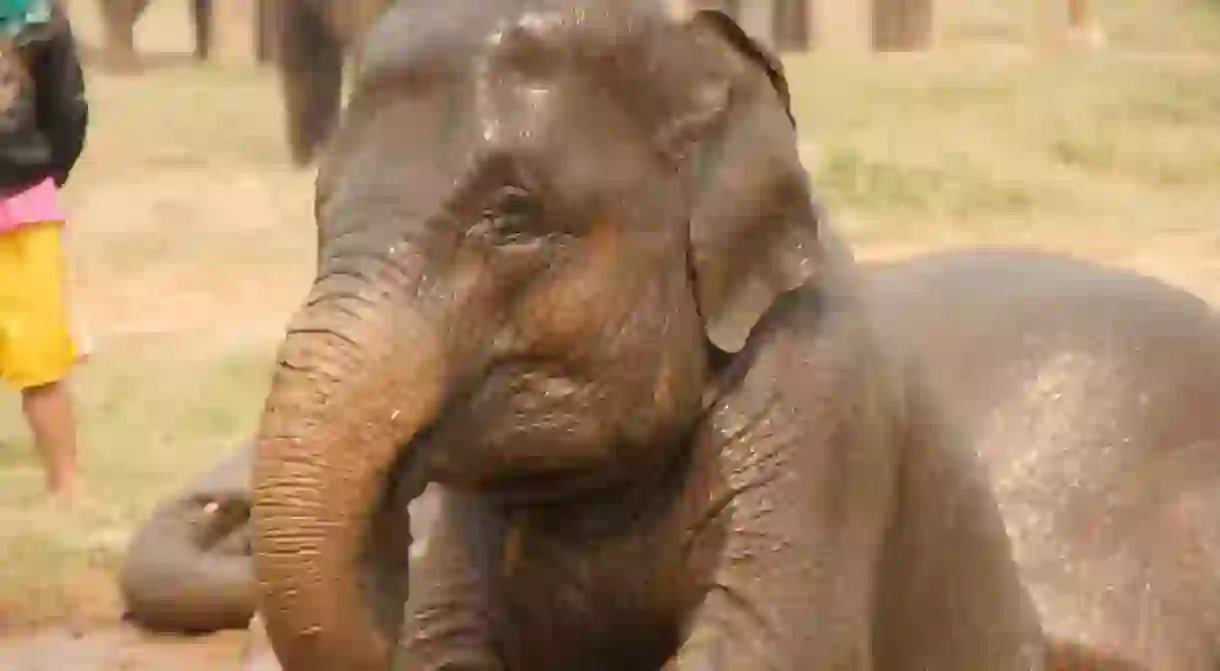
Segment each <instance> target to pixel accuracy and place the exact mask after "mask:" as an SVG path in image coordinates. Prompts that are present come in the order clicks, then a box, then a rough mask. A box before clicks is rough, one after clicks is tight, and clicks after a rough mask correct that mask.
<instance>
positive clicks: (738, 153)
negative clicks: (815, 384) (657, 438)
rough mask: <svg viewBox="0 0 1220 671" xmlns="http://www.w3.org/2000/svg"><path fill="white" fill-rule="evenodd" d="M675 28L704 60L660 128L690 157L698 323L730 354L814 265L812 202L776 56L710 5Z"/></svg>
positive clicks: (817, 261) (817, 260)
mask: <svg viewBox="0 0 1220 671" xmlns="http://www.w3.org/2000/svg"><path fill="white" fill-rule="evenodd" d="M684 28H685V30H686V31H687V32H688V34H689V35H690V36H691V38H692V39H693V40H694V41H695V44H696V53H697V54H699V63H700V66H699V67H702V68H705V69H704V70H703V71H702V72H701V74H700V76H696V77H695V78H694V80H695V81H694V82H693V83H692V84H691V85H692V86H693V87H694V89H693V90H692V91H690V92H689V95H688V96H686V100H687V101H688V102H687V105H686V109H685V110H683V111H682V112H681V113H679V114H677V115H675V117H674V118H673V119H672V121H671V123H670V124H669V125H668V127H667V128H666V129H665V130H664V134H665V138H666V142H667V143H668V144H669V147H670V148H671V149H676V148H678V147H683V152H682V153H683V154H684V158H683V160H685V161H689V163H690V165H689V168H690V171H691V176H692V184H693V187H692V192H691V197H692V201H691V219H690V238H689V251H688V262H689V264H690V268H691V271H692V275H693V277H694V289H695V294H696V299H697V301H698V304H699V310H700V313H701V315H702V317H703V322H704V328H705V331H706V333H707V336H708V338H709V340H710V341H711V342H712V344H713V345H715V346H716V347H718V348H719V349H721V350H723V351H725V352H729V353H734V352H738V351H740V350H741V348H742V347H744V345H745V342H746V340H747V338H748V337H749V335H750V332H751V330H752V329H753V328H754V325H755V324H757V323H758V321H759V320H760V319H762V317H763V315H764V314H765V313H766V312H767V310H768V309H769V308H770V307H771V305H772V304H773V303H774V302H775V301H776V299H777V298H778V297H779V296H780V295H781V294H784V293H786V292H788V291H791V290H792V289H795V288H797V287H800V286H802V285H804V284H805V283H807V282H809V281H810V280H811V279H812V278H813V277H814V276H815V275H816V274H817V273H818V271H819V269H820V267H821V261H822V255H821V245H820V241H819V240H818V211H817V210H816V209H815V207H814V205H813V204H812V203H811V200H810V194H809V184H808V176H807V174H806V172H805V170H804V167H803V166H802V165H801V161H800V155H799V152H798V147H797V136H796V127H795V122H794V120H793V117H792V112H791V109H790V98H789V93H788V82H787V80H786V79H785V77H784V72H783V66H782V64H781V63H780V61H779V59H778V58H776V57H775V56H774V55H773V54H771V53H770V52H769V51H768V50H767V49H765V48H764V47H763V46H761V45H760V44H758V43H757V42H756V41H755V40H753V39H751V38H750V37H749V36H748V35H747V34H746V33H745V32H744V31H743V30H742V29H741V28H740V27H739V26H738V25H737V24H736V23H735V22H734V21H733V20H732V19H731V18H729V17H728V16H727V15H725V14H724V13H722V12H719V11H714V10H709V11H702V12H699V13H697V14H695V15H694V16H693V17H692V18H691V19H690V20H689V22H688V23H687V24H686V25H685V26H684Z"/></svg>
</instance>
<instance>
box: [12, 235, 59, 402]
mask: <svg viewBox="0 0 1220 671" xmlns="http://www.w3.org/2000/svg"><path fill="white" fill-rule="evenodd" d="M62 229H63V222H61V221H46V222H39V223H35V224H26V225H24V226H22V227H20V228H18V229H17V230H15V231H11V232H8V233H0V378H3V379H4V381H5V382H7V383H8V384H9V385H11V386H13V387H15V388H17V389H25V388H27V387H37V386H41V385H44V384H49V383H51V382H55V381H58V380H60V379H62V378H63V377H65V376H66V375H67V373H68V371H69V370H71V368H72V364H73V363H74V362H75V361H76V347H75V345H74V344H73V342H72V332H71V316H70V313H69V306H68V304H67V297H66V293H67V292H66V275H65V262H64V250H63V244H62V240H61V232H62Z"/></svg>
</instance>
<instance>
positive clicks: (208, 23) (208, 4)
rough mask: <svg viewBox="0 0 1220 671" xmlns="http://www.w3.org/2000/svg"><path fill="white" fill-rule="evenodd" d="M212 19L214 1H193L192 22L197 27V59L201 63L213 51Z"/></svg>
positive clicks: (231, 0)
mask: <svg viewBox="0 0 1220 671" xmlns="http://www.w3.org/2000/svg"><path fill="white" fill-rule="evenodd" d="M225 1H226V2H234V1H235V0H225ZM212 19H213V12H212V0H191V22H192V23H193V24H194V26H195V58H196V59H198V60H201V61H206V60H207V59H208V55H209V53H210V52H211V49H212Z"/></svg>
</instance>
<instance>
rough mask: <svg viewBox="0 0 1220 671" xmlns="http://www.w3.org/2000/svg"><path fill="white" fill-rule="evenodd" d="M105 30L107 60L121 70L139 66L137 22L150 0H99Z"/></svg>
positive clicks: (130, 69)
mask: <svg viewBox="0 0 1220 671" xmlns="http://www.w3.org/2000/svg"><path fill="white" fill-rule="evenodd" d="M99 1H100V8H101V14H102V23H103V29H104V32H105V41H106V44H105V48H104V53H105V62H106V64H107V65H108V66H109V67H111V68H113V69H115V70H121V71H134V70H136V69H138V68H139V58H138V57H137V56H136V49H135V24H136V21H138V20H139V18H140V15H141V14H143V13H144V10H145V9H146V8H147V7H148V2H149V0H99Z"/></svg>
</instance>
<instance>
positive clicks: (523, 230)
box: [472, 186, 545, 245]
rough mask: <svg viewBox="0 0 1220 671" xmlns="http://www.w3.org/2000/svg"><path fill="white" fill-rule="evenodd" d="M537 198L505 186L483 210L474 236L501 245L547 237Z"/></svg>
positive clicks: (516, 243) (526, 192)
mask: <svg viewBox="0 0 1220 671" xmlns="http://www.w3.org/2000/svg"><path fill="white" fill-rule="evenodd" d="M541 225H542V207H541V204H540V203H539V201H538V199H537V198H536V197H535V196H534V195H533V194H531V193H530V192H528V191H526V190H525V189H522V188H520V187H517V186H505V187H503V188H502V189H500V190H499V192H497V193H496V194H495V196H494V197H493V198H492V199H491V201H490V202H489V203H488V204H487V206H486V207H484V208H483V213H482V217H481V220H480V221H479V222H478V223H477V224H476V225H475V227H474V229H475V230H474V231H472V232H474V233H477V234H479V235H481V236H484V237H487V238H490V239H491V240H492V241H493V242H495V243H496V244H499V245H520V244H528V243H531V242H533V241H534V240H535V239H537V238H539V237H541V236H543V235H545V231H542V230H541Z"/></svg>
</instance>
